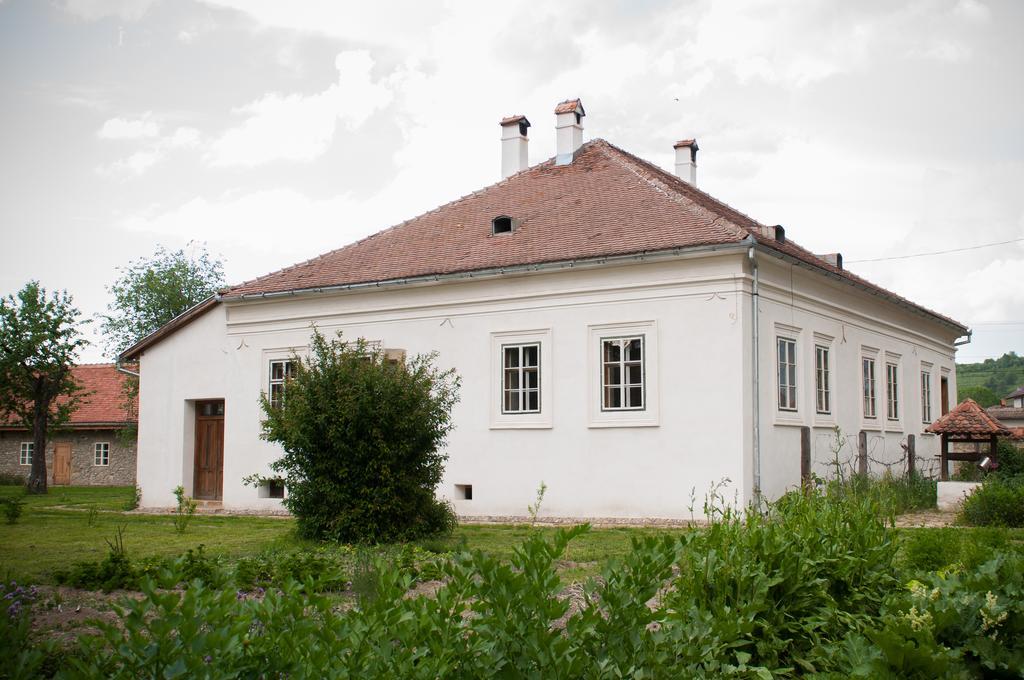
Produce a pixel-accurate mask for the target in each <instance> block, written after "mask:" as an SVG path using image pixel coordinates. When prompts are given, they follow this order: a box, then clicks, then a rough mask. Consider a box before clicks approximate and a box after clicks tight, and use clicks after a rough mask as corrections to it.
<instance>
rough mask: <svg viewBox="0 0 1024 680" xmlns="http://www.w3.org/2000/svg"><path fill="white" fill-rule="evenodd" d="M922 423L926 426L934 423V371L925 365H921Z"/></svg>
mask: <svg viewBox="0 0 1024 680" xmlns="http://www.w3.org/2000/svg"><path fill="white" fill-rule="evenodd" d="M921 422H922V423H924V424H925V425H930V424H931V422H932V370H931V367H930V366H925V365H924V364H922V365H921Z"/></svg>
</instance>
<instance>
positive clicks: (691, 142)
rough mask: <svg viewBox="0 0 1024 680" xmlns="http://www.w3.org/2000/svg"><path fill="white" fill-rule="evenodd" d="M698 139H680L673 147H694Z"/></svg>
mask: <svg viewBox="0 0 1024 680" xmlns="http://www.w3.org/2000/svg"><path fill="white" fill-rule="evenodd" d="M696 141H697V140H696V139H680V140H679V141H678V142H676V143H675V144H673V145H672V148H673V149H680V148H682V147H684V146H693V145H694V143H695V142H696Z"/></svg>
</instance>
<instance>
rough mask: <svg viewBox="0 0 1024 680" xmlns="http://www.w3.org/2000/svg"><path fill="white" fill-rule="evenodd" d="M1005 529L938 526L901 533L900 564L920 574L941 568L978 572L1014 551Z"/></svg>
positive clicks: (906, 570) (912, 572)
mask: <svg viewBox="0 0 1024 680" xmlns="http://www.w3.org/2000/svg"><path fill="white" fill-rule="evenodd" d="M1014 550H1015V548H1014V546H1013V544H1011V543H1010V541H1009V540H1008V537H1007V532H1006V530H1005V529H997V528H983V527H979V528H977V529H968V528H965V527H959V528H955V527H935V528H920V529H903V530H901V531H900V565H901V567H902V570H903V572H904V573H906V574H908V575H917V574H920V573H923V572H930V571H938V570H940V569H948V568H951V567H952V568H958V569H976V568H977V567H979V566H981V565H982V564H984V563H985V562H988V561H989V560H990V559H992V555H993V554H995V553H997V552H1012V551H1014Z"/></svg>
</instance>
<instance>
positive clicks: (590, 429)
mask: <svg viewBox="0 0 1024 680" xmlns="http://www.w3.org/2000/svg"><path fill="white" fill-rule="evenodd" d="M744 256H745V254H744V253H743V252H732V253H729V254H717V255H714V256H704V257H689V258H673V259H671V260H666V261H657V262H650V261H648V262H645V263H642V264H631V265H623V266H616V267H608V266H606V267H603V268H595V269H579V270H571V271H570V270H567V271H562V272H558V273H546V274H532V275H524V276H517V277H502V278H500V279H491V280H476V281H473V280H470V281H465V282H460V283H446V284H443V285H430V286H421V287H406V288H396V289H385V290H371V291H365V292H351V293H336V294H319V295H310V296H296V297H287V298H277V299H275V300H267V301H248V302H242V303H237V302H236V303H230V304H222V305H219V306H217V307H216V308H215V309H214V310H213V311H211V312H210V313H208V314H206V315H204V316H203V317H201V318H200V319H198V320H196V321H194V322H193V323H191V324H189V325H188V326H186V327H185V328H183V329H181V330H179V331H178V332H176V333H175V334H173V335H171V336H170V337H169V338H168V339H166V340H164V341H162V342H160V343H158V344H157V345H155V346H153V347H151V348H149V349H148V350H146V352H145V354H144V356H143V358H142V376H143V378H142V394H141V403H140V428H139V429H140V436H139V460H140V463H139V483H140V485H141V486H142V489H143V505H145V506H161V505H170V504H171V503H172V502H173V497H172V495H171V490H172V489H173V487H174V486H175V485H177V484H179V483H181V484H183V485H184V486H185V488H186V490H188V491H189V492H191V482H192V480H191V474H192V472H191V468H192V442H191V437H192V424H191V423H192V419H193V414H192V412H191V410H190V408H191V404H192V402H193V401H194V400H196V399H212V398H223V399H224V400H225V442H224V447H225V463H224V498H223V502H224V505H225V507H250V508H253V507H273V506H275V505H277V504H279V501H276V500H272V499H259V498H257V491H256V490H255V489H252V488H249V487H244V486H242V485H241V483H240V480H241V478H242V477H244V476H246V475H249V474H252V473H262V474H266V473H267V472H268V465H269V463H270V462H271V461H272V460H273V459H275V458H276V457H277V455H278V450H277V448H276V446H274V445H271V444H269V443H267V442H264V441H261V440H260V439H259V416H260V413H259V405H258V402H257V398H258V395H259V393H260V390H261V389H264V390H265V389H266V379H267V364H268V362H269V360H270V359H271V358H275V357H282V356H286V355H287V353H288V350H289V349H290V348H292V347H303V346H305V345H306V344H307V342H308V337H309V333H310V331H309V328H310V323H311V322H315V323H316V324H317V326H318V327H320V328H321V329H322V330H324V331H327V332H334V331H335V330H342V331H343V332H344V334H345V336H346V337H349V338H353V339H354V338H356V337H360V336H361V337H365V338H367V339H368V340H379V341H381V342H382V344H383V346H384V347H389V348H402V349H405V350H407V351H408V352H409V353H411V354H415V353H420V352H429V351H432V350H437V351H438V352H439V358H438V364H439V365H440V366H442V367H449V366H453V367H455V368H456V369H457V370H458V372H459V373H460V375H461V376H462V378H463V388H462V400H461V402H460V403H459V404H458V405H457V406H456V408H455V411H454V418H455V422H456V425H457V427H456V430H455V432H454V433H453V434H452V436H451V437H450V440H449V446H448V453H449V456H450V458H449V462H448V465H447V470H446V475H445V479H444V481H443V483H442V485H441V487H440V489H439V493H440V494H441V495H442V496H445V497H447V498H453V497H454V495H455V485H456V484H472V485H473V500H471V501H467V500H454V503H455V505H456V508H457V510H458V511H459V512H460V513H461V514H464V515H524V514H525V513H526V507H527V505H528V504H529V503H531V502H532V501H533V498H534V494H535V492H536V489H537V487H538V485H539V484H540V482H541V481H542V480H543V481H544V482H545V483H546V484H547V486H548V492H547V496H546V498H545V501H544V505H543V513H544V514H546V515H551V516H591V517H666V518H669V517H677V518H686V517H689V516H690V510H689V507H688V506H689V505H690V496H691V490H693V489H696V494H697V506H698V507H697V513H698V514H699V513H700V510H699V506H700V504H701V502H702V500H703V496H704V493H705V491H706V489H707V487H708V484H709V483H710V482H712V481H717V480H722V479H725V478H728V479H731V480H732V485H731V486H730V487H729V488H727V489H726V490H725V493H726V494H727V495H728V496H729V497H730V498H731V497H733V496H734V494H736V496H735V497H736V498H737V500H739V501H740V502H743V501H744V500H746V498H747V497H748V495H749V483H746V481H745V480H749V460H748V458H749V456H747V455H745V454H744V452H745V451H748V450H749V428H748V427H746V426H745V424H744V421H745V418H746V417H748V416H749V405H747V404H745V401H748V399H747V398H746V397H745V396H744V395H745V394H748V393H747V392H746V390H744V388H743V385H744V384H745V381H746V380H748V375H747V373H748V372H749V363H750V362H749V351H747V350H746V349H745V348H747V347H748V345H747V340H746V332H745V331H744V330H743V314H744V311H743V310H744V306H745V305H746V306H749V305H748V304H747V303H746V302H745V300H746V299H747V298H746V296H745V294H744V292H743V288H744V278H743V266H744V265H743V258H744ZM609 324H627V325H631V326H634V327H636V326H637V325H640V326H642V327H643V328H644V329H645V332H646V333H649V334H650V339H651V341H652V342H649V345H648V346H649V348H651V353H652V355H651V356H649V358H648V367H647V370H648V372H649V374H650V379H649V391H650V392H649V395H648V406H649V407H648V412H647V413H646V414H645V421H646V422H644V423H643V424H642V425H633V424H629V423H605V422H594V417H593V413H592V411H593V410H594V409H593V408H592V406H593V403H594V402H593V401H592V400H595V399H597V398H598V392H597V390H596V389H595V388H594V386H593V384H592V383H593V382H594V379H595V378H596V376H597V375H598V370H599V369H598V367H597V365H596V363H595V359H594V356H593V355H594V354H595V352H594V350H595V347H593V346H592V345H595V343H596V340H595V338H597V337H598V336H599V335H600V334H601V333H604V332H610V331H613V330H614V329H607V328H605V329H602V330H600V331H598V330H595V329H594V327H595V326H600V325H609ZM502 332H543V333H545V334H546V335H545V337H546V338H550V340H549V341H546V342H549V344H550V348H549V351H550V360H545V361H544V364H543V369H542V371H543V372H542V383H543V384H545V385H548V386H550V390H551V393H550V398H546V399H545V406H546V409H550V411H548V412H547V413H546V415H549V416H550V426H547V424H545V423H541V424H540V426H539V427H537V428H536V429H521V428H518V429H502V428H500V427H496V425H500V423H498V424H496V423H495V418H494V417H493V411H494V407H493V405H492V399H491V396H492V389H493V387H494V381H496V380H497V379H498V376H497V371H496V369H495V368H494V366H493V356H492V354H493V350H492V347H493V346H494V345H493V340H492V334H494V333H502ZM655 346H656V356H654V353H655V349H654V348H655ZM655 404H656V413H652V411H653V409H654V405H655Z"/></svg>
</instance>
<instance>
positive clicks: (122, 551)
mask: <svg viewBox="0 0 1024 680" xmlns="http://www.w3.org/2000/svg"><path fill="white" fill-rule="evenodd" d="M107 548H108V550H107V556H106V557H105V558H103V560H101V561H99V562H76V563H75V564H73V565H72V566H71V568H70V569H66V570H58V571H56V572H55V573H54V578H55V580H56V581H57V583H60V584H67V585H70V586H74V587H75V588H85V589H88V590H102V591H103V592H105V593H109V592H110V591H111V590H117V589H122V588H124V589H129V588H135V587H136V586H137V584H138V579H139V575H138V572H137V571H136V569H135V568H134V567H133V566H132V562H131V559H129V557H128V550H127V549H126V548H125V547H124V528H123V527H118V529H117V533H116V534H115V535H114V538H113V540H108V541H107Z"/></svg>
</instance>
